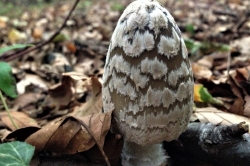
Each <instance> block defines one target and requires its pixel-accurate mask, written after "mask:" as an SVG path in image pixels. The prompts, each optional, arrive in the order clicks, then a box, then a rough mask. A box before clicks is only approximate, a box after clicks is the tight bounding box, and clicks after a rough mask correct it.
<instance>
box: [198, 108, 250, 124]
mask: <svg viewBox="0 0 250 166" xmlns="http://www.w3.org/2000/svg"><path fill="white" fill-rule="evenodd" d="M194 115H195V116H196V117H197V118H198V119H199V121H200V122H202V123H205V122H210V123H213V124H222V125H232V124H237V123H240V122H246V123H247V124H248V125H250V119H249V118H246V117H243V116H239V115H235V114H231V113H227V112H223V111H220V110H218V109H216V108H214V107H206V108H196V110H195V112H194Z"/></svg>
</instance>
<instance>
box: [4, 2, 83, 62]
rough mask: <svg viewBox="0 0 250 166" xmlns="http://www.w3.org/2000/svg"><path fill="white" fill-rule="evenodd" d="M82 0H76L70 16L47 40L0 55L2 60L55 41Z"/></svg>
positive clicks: (9, 59)
mask: <svg viewBox="0 0 250 166" xmlns="http://www.w3.org/2000/svg"><path fill="white" fill-rule="evenodd" d="M79 1H80V0H76V1H75V3H74V5H73V7H72V9H71V10H70V12H69V14H68V16H67V17H66V18H65V19H64V22H63V24H62V25H61V27H60V28H59V29H58V30H57V31H56V32H55V33H54V34H53V35H52V36H51V37H50V38H49V39H48V40H47V41H44V42H42V43H38V44H36V45H35V46H33V47H28V48H27V49H24V50H22V51H20V50H17V51H15V52H13V53H11V54H3V55H2V56H1V57H0V60H3V61H6V62H7V61H11V60H13V59H15V58H17V57H21V56H23V55H26V54H28V53H30V52H32V51H35V50H38V49H39V48H41V47H43V46H45V45H47V44H49V43H50V42H51V41H53V39H54V38H55V37H56V36H57V35H58V34H59V33H60V32H61V31H62V29H63V28H65V26H66V24H67V21H68V19H69V18H70V16H71V14H72V12H73V11H74V10H75V8H76V6H77V4H78V3H79Z"/></svg>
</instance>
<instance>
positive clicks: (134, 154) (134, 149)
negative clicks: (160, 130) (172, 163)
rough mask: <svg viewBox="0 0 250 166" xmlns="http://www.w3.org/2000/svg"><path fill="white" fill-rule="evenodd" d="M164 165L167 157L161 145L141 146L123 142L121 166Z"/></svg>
mask: <svg viewBox="0 0 250 166" xmlns="http://www.w3.org/2000/svg"><path fill="white" fill-rule="evenodd" d="M166 164H167V155H166V154H165V151H164V149H163V147H162V144H153V145H146V146H141V145H138V144H135V143H132V142H127V141H125V142H124V145H123V150H122V165H123V166H135V165H136V166H164V165H166Z"/></svg>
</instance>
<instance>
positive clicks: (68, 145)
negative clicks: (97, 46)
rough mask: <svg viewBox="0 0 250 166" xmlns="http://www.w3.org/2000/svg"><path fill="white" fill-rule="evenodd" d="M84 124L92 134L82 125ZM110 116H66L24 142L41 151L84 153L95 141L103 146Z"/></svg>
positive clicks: (102, 114) (103, 114)
mask: <svg viewBox="0 0 250 166" xmlns="http://www.w3.org/2000/svg"><path fill="white" fill-rule="evenodd" d="M81 121H82V122H83V123H85V124H86V126H87V127H88V128H89V130H90V131H92V133H93V134H94V135H92V134H90V133H89V132H88V130H86V129H85V128H84V127H83V126H82V123H81ZM110 121H111V114H110V113H98V114H93V115H88V116H85V117H81V118H75V117H72V116H68V117H66V118H63V119H61V120H60V121H58V122H57V123H50V124H48V125H46V126H44V127H43V128H42V129H41V130H38V131H37V132H35V133H33V134H32V135H30V136H29V137H28V138H27V139H26V140H25V141H26V142H28V143H29V144H31V145H33V146H35V147H36V151H37V152H40V151H42V150H46V151H51V152H57V153H65V154H73V153H78V152H82V151H86V150H88V149H90V148H91V147H93V146H94V145H95V143H96V142H95V139H94V138H93V136H94V137H95V138H96V139H97V141H98V143H99V144H101V145H102V146H103V144H104V140H105V136H106V134H107V132H108V131H109V128H110Z"/></svg>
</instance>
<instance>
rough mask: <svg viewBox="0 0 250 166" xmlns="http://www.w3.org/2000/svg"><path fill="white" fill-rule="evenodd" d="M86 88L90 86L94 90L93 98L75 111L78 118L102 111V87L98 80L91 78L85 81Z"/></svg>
mask: <svg viewBox="0 0 250 166" xmlns="http://www.w3.org/2000/svg"><path fill="white" fill-rule="evenodd" d="M85 83H86V84H85V85H84V86H90V87H91V89H92V97H91V98H90V99H89V100H88V101H87V102H86V103H84V104H82V105H81V106H79V107H76V108H75V109H74V111H73V112H74V113H75V116H76V117H81V116H85V115H90V114H95V113H99V112H101V111H102V92H101V91H102V85H101V83H100V82H99V81H98V78H96V77H91V78H90V79H87V80H86V81H85Z"/></svg>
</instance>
